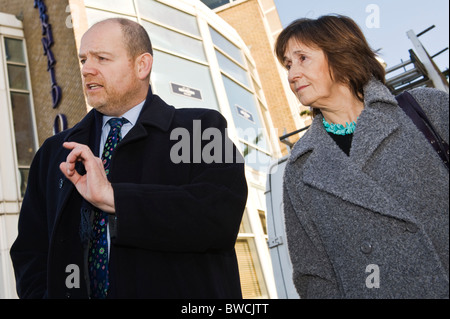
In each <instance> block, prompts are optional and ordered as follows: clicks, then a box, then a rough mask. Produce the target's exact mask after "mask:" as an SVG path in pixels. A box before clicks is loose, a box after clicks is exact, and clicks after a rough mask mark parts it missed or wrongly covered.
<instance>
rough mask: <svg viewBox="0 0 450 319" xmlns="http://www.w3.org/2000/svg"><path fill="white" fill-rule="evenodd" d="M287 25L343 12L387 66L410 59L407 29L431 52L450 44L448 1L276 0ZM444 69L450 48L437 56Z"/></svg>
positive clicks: (437, 62)
mask: <svg viewBox="0 0 450 319" xmlns="http://www.w3.org/2000/svg"><path fill="white" fill-rule="evenodd" d="M274 1H275V5H276V7H277V10H278V14H279V16H280V20H281V23H282V25H283V27H286V26H288V25H289V24H290V23H291V22H292V21H294V20H295V19H298V18H303V17H308V18H313V19H314V18H318V17H319V16H321V15H324V14H342V15H346V16H349V17H350V18H352V19H353V20H355V21H356V23H358V25H359V26H360V27H361V29H362V31H363V32H364V35H365V36H366V38H367V40H368V42H369V44H370V46H371V47H372V49H374V50H378V49H381V50H380V51H379V55H380V57H381V58H382V59H383V60H384V61H385V62H386V63H387V68H390V67H393V66H395V65H398V64H400V63H401V62H402V60H403V61H407V60H409V59H410V57H409V52H408V50H409V49H412V48H413V44H412V42H411V40H410V39H409V38H408V36H407V35H406V32H407V31H409V30H413V31H414V32H415V33H416V34H418V33H420V32H422V31H424V30H425V29H427V28H428V27H430V26H432V25H435V28H434V29H432V30H430V31H428V32H426V33H425V34H423V35H422V36H420V37H419V40H420V41H421V42H422V44H423V46H424V47H425V49H426V50H427V51H428V53H429V54H430V55H434V54H436V53H438V52H439V51H441V50H443V49H445V48H447V47H448V46H449V1H448V0H313V1H306V0H274ZM434 62H435V63H436V64H437V66H438V67H439V69H440V70H441V71H443V70H446V69H448V67H449V51H448V50H447V51H446V52H444V53H441V54H440V55H439V56H437V57H435V58H434Z"/></svg>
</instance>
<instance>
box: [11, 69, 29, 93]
mask: <svg viewBox="0 0 450 319" xmlns="http://www.w3.org/2000/svg"><path fill="white" fill-rule="evenodd" d="M8 79H9V87H10V88H11V89H17V90H28V83H27V69H26V68H25V66H21V65H11V64H8Z"/></svg>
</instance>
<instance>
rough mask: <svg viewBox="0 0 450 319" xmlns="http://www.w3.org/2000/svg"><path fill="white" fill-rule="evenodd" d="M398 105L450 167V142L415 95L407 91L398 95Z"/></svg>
mask: <svg viewBox="0 0 450 319" xmlns="http://www.w3.org/2000/svg"><path fill="white" fill-rule="evenodd" d="M395 98H396V99H397V102H398V105H399V106H400V107H401V108H402V110H403V111H404V112H405V113H406V115H408V116H409V117H410V118H411V120H412V121H413V123H414V124H415V125H416V126H417V128H418V129H419V130H420V131H421V132H422V133H423V135H425V137H426V138H427V140H428V141H429V142H430V144H431V146H433V148H434V150H435V151H436V153H437V154H438V155H439V157H440V158H441V159H442V162H443V163H444V165H445V166H446V167H447V169H449V148H448V144H447V143H446V142H445V141H444V139H442V138H441V137H440V135H439V134H438V133H437V131H436V130H435V129H434V127H433V125H432V124H431V122H430V120H429V119H428V117H427V116H426V114H425V112H424V111H423V109H422V107H421V106H420V105H419V103H417V101H416V100H415V99H414V97H413V96H412V95H411V94H410V93H409V92H407V91H405V92H403V93H401V94H399V95H397V96H396V97H395Z"/></svg>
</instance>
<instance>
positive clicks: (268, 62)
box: [218, 0, 298, 155]
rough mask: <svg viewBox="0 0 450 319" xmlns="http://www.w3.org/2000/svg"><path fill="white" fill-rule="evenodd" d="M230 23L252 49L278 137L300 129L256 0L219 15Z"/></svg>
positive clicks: (284, 149)
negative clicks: (295, 120)
mask: <svg viewBox="0 0 450 319" xmlns="http://www.w3.org/2000/svg"><path fill="white" fill-rule="evenodd" d="M218 15H219V16H220V17H222V18H223V19H224V20H225V21H227V22H228V23H229V24H230V25H231V26H232V27H233V28H235V29H236V31H237V32H238V33H239V35H240V36H241V38H242V39H243V40H244V42H245V43H246V44H247V46H248V47H249V48H250V51H251V54H252V56H253V58H254V60H255V63H256V68H257V70H258V74H259V77H260V79H261V85H262V89H263V91H264V95H265V97H266V100H267V104H268V109H269V113H270V116H271V118H272V121H273V125H274V127H275V128H276V129H278V134H279V135H283V131H284V129H286V131H287V132H288V133H289V132H292V131H295V130H297V129H298V127H296V125H295V123H294V120H293V119H292V114H291V109H290V108H289V102H288V100H287V98H286V94H285V90H284V89H283V85H282V82H281V79H280V74H279V72H278V70H277V63H278V61H277V59H276V57H275V54H274V51H273V47H272V45H271V42H270V40H269V37H271V36H272V35H270V34H268V32H269V30H266V28H265V26H264V21H263V19H264V15H263V12H262V11H261V7H260V6H259V4H258V1H257V0H248V1H245V2H242V3H240V4H237V5H234V6H231V7H229V8H226V9H224V10H222V11H219V12H218ZM280 147H281V151H282V153H283V155H286V154H287V150H286V146H285V145H284V144H282V143H280Z"/></svg>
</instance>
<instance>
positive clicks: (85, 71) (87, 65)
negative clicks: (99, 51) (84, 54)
mask: <svg viewBox="0 0 450 319" xmlns="http://www.w3.org/2000/svg"><path fill="white" fill-rule="evenodd" d="M97 72H98V70H97V68H96V66H95V64H94V63H93V61H92V60H91V59H86V60H85V61H84V63H83V66H82V68H81V74H82V75H83V76H88V75H95V74H96V73H97Z"/></svg>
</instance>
